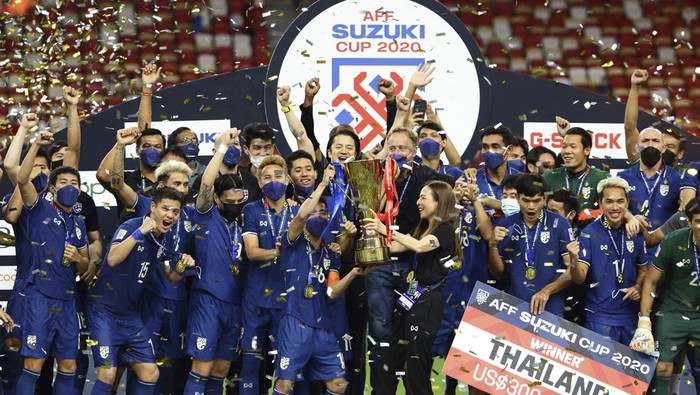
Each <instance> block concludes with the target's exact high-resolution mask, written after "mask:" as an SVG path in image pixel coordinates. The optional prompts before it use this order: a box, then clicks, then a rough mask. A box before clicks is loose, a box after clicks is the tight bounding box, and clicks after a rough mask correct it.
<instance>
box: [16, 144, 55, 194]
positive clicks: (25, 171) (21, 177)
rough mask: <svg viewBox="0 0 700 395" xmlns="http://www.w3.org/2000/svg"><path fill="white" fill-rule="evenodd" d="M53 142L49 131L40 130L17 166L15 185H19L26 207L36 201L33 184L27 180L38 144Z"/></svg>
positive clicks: (32, 166)
mask: <svg viewBox="0 0 700 395" xmlns="http://www.w3.org/2000/svg"><path fill="white" fill-rule="evenodd" d="M52 142H53V136H52V135H51V133H50V132H41V133H39V135H38V136H37V138H36V140H34V144H32V146H31V148H29V152H28V153H27V156H25V157H24V161H22V166H20V168H19V174H18V175H17V186H19V191H20V194H21V195H22V202H23V203H24V205H25V206H27V207H33V206H34V204H35V203H36V199H37V196H38V193H37V191H36V189H35V188H34V185H33V184H32V183H31V182H30V181H29V176H30V175H31V173H32V169H33V168H34V160H35V159H36V153H37V152H38V151H39V146H40V145H42V144H51V143H52Z"/></svg>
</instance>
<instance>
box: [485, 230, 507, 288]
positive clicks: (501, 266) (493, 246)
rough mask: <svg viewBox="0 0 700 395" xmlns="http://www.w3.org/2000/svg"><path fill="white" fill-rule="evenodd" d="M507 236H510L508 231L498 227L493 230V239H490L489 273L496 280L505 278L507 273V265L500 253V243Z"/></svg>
mask: <svg viewBox="0 0 700 395" xmlns="http://www.w3.org/2000/svg"><path fill="white" fill-rule="evenodd" d="M506 235H508V229H506V228H504V227H502V226H496V227H495V228H493V238H491V239H489V257H488V265H489V273H491V275H493V276H494V277H496V278H501V277H503V273H505V271H506V265H505V263H504V262H503V259H502V258H501V254H500V252H499V251H498V243H499V242H500V241H501V240H503V239H505V237H506Z"/></svg>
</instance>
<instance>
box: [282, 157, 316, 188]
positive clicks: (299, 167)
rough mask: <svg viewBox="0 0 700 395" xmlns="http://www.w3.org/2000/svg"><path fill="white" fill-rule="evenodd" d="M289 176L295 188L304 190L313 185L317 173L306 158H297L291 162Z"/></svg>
mask: <svg viewBox="0 0 700 395" xmlns="http://www.w3.org/2000/svg"><path fill="white" fill-rule="evenodd" d="M289 176H290V177H291V178H292V183H294V185H295V186H298V187H304V188H306V187H311V186H313V185H314V181H315V180H316V176H317V173H316V170H315V169H314V165H313V163H311V161H310V160H309V159H308V158H299V159H296V160H294V161H292V168H291V169H290V172H289Z"/></svg>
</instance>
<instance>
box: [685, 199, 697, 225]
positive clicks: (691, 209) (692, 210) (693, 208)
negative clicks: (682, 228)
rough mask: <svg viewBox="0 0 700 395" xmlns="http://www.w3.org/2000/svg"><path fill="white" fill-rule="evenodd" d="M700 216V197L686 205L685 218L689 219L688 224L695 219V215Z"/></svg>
mask: <svg viewBox="0 0 700 395" xmlns="http://www.w3.org/2000/svg"><path fill="white" fill-rule="evenodd" d="M697 214H700V197H694V198H692V199H690V201H689V202H688V204H686V205H685V216H686V217H688V224H690V221H691V220H692V219H693V215H697Z"/></svg>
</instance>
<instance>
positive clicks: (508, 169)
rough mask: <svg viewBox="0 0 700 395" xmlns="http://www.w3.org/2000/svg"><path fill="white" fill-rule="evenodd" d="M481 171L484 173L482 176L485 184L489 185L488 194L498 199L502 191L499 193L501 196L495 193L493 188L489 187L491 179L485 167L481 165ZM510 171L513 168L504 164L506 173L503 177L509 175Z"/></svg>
mask: <svg viewBox="0 0 700 395" xmlns="http://www.w3.org/2000/svg"><path fill="white" fill-rule="evenodd" d="M481 171H482V173H483V174H484V178H485V179H486V186H487V187H489V192H490V194H489V196H493V197H494V198H496V199H500V198H501V197H502V196H503V193H501V196H497V195H496V193H495V192H494V191H493V188H492V187H491V179H490V178H489V174H488V172H487V171H486V168H484V167H482V168H481ZM512 172H513V170H512V169H511V168H510V167H508V166H506V175H505V176H504V177H503V178H506V177H508V176H509V175H511V173H512ZM494 184H495V183H494Z"/></svg>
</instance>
